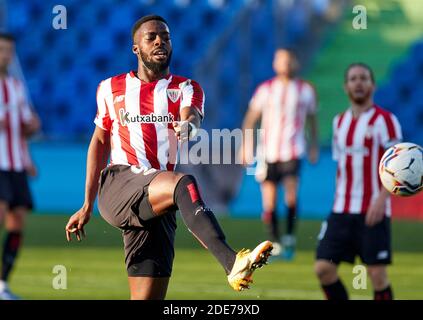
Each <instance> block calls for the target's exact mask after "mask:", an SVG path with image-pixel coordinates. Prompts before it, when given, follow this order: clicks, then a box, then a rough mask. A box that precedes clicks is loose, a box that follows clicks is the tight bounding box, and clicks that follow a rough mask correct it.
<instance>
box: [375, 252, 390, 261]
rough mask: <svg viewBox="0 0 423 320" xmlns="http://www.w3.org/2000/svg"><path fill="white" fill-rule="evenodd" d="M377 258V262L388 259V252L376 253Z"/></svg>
mask: <svg viewBox="0 0 423 320" xmlns="http://www.w3.org/2000/svg"><path fill="white" fill-rule="evenodd" d="M377 258H378V259H379V260H383V259H386V258H388V251H387V250H383V251H379V252H378V253H377Z"/></svg>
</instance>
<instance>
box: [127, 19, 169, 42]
mask: <svg viewBox="0 0 423 320" xmlns="http://www.w3.org/2000/svg"><path fill="white" fill-rule="evenodd" d="M151 20H158V21H161V22H163V23H164V24H166V25H167V26H168V27H169V24H168V23H167V21H166V19H165V18H163V17H162V16H159V15H156V14H149V15H147V16H144V17H142V18H139V19H138V20H137V21H136V22H135V23H134V25H133V26H132V39H134V37H135V33H136V32H137V30H138V29H139V28H140V27H141V25H142V24H143V23H145V22H147V21H151Z"/></svg>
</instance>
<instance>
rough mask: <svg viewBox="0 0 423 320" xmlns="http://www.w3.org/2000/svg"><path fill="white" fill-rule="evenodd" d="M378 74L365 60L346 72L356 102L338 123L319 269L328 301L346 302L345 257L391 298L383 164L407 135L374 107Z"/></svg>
mask: <svg viewBox="0 0 423 320" xmlns="http://www.w3.org/2000/svg"><path fill="white" fill-rule="evenodd" d="M374 89H375V83H374V76H373V72H372V70H371V69H370V67H369V66H367V65H366V64H363V63H353V64H351V65H350V66H349V67H348V68H347V70H346V72H345V91H346V93H347V94H348V97H349V100H350V103H351V106H350V107H349V108H348V109H347V110H346V111H344V112H343V113H341V114H339V115H337V116H336V117H335V119H334V121H333V143H332V144H333V158H334V159H335V160H336V161H337V162H338V169H337V174H336V193H335V201H334V205H333V209H332V213H331V214H330V215H329V217H328V219H327V220H326V221H325V222H324V223H323V224H322V229H321V232H320V235H319V240H320V241H319V245H318V248H317V255H316V263H315V271H316V274H317V276H318V278H319V280H320V283H321V285H322V288H323V291H324V293H325V294H326V297H327V299H333V300H345V299H348V294H347V292H346V290H345V287H344V285H343V284H342V282H341V280H340V279H339V276H338V273H337V268H338V265H339V263H340V262H341V261H346V262H349V263H354V260H355V257H356V256H359V257H360V259H361V261H362V262H363V263H364V264H366V265H367V272H368V274H369V276H370V279H371V281H372V284H373V288H374V298H375V299H376V300H391V299H392V298H393V295H392V289H391V286H390V284H389V280H388V276H387V270H386V266H387V265H389V264H390V263H391V231H390V216H391V203H390V197H389V193H388V191H386V190H385V188H382V187H381V182H380V179H379V175H378V164H379V160H380V158H381V156H382V155H383V152H384V150H385V149H386V148H388V147H390V146H392V145H394V144H396V143H398V142H399V141H400V140H401V139H402V134H401V127H400V124H399V122H398V120H397V118H396V117H395V116H394V115H393V114H392V113H390V112H388V111H386V110H384V109H382V108H381V107H379V106H377V105H375V103H374V102H373V92H374Z"/></svg>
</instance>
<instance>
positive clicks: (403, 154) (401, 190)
mask: <svg viewBox="0 0 423 320" xmlns="http://www.w3.org/2000/svg"><path fill="white" fill-rule="evenodd" d="M379 176H380V180H381V181H382V184H383V186H384V187H385V188H386V190H388V191H389V192H390V193H392V194H394V195H398V196H404V197H408V196H412V195H414V194H416V193H418V192H420V191H421V190H422V189H423V149H422V147H420V146H418V145H416V144H414V143H409V142H404V143H399V144H396V145H394V146H393V147H390V148H389V149H388V150H386V151H385V153H384V154H383V156H382V159H381V160H380V163H379Z"/></svg>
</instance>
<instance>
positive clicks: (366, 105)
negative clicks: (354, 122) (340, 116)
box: [351, 99, 373, 118]
mask: <svg viewBox="0 0 423 320" xmlns="http://www.w3.org/2000/svg"><path fill="white" fill-rule="evenodd" d="M371 107H373V100H372V99H368V100H367V101H365V102H363V103H360V104H358V103H355V102H352V103H351V110H352V114H353V117H354V118H356V117H358V116H360V114H362V113H363V112H366V111H367V110H369V109H370V108H371Z"/></svg>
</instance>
